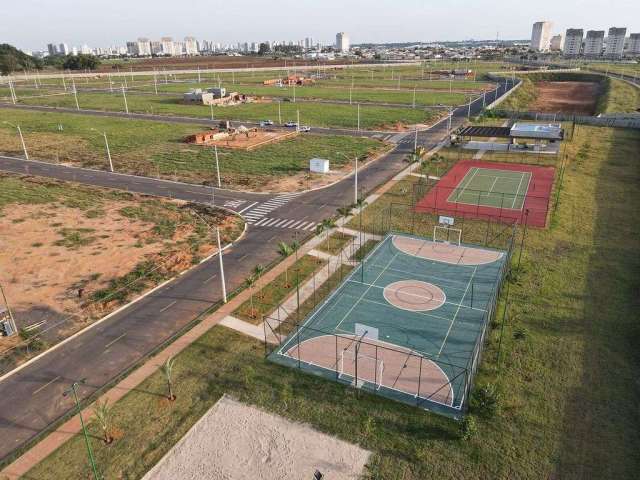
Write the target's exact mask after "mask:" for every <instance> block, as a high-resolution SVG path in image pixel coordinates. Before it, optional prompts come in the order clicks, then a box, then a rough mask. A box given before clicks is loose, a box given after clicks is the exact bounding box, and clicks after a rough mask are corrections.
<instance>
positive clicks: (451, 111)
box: [447, 107, 453, 133]
mask: <svg viewBox="0 0 640 480" xmlns="http://www.w3.org/2000/svg"><path fill="white" fill-rule="evenodd" d="M452 117H453V108H451V107H449V126H448V129H447V133H448V132H450V131H451V118H452Z"/></svg>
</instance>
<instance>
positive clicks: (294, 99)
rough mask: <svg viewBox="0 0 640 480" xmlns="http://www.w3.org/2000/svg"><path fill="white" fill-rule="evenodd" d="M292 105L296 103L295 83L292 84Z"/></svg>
mask: <svg viewBox="0 0 640 480" xmlns="http://www.w3.org/2000/svg"><path fill="white" fill-rule="evenodd" d="M293 103H296V82H293Z"/></svg>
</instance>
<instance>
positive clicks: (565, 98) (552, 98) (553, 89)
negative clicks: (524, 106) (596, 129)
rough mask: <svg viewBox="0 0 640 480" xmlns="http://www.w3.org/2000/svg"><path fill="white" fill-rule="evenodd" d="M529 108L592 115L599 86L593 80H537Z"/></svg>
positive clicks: (547, 111) (598, 93)
mask: <svg viewBox="0 0 640 480" xmlns="http://www.w3.org/2000/svg"><path fill="white" fill-rule="evenodd" d="M535 87H536V94H537V97H536V100H535V101H534V102H533V104H532V105H531V107H530V108H531V109H532V110H533V111H536V112H546V113H575V114H582V115H593V114H595V112H596V105H597V103H598V96H599V95H600V86H599V85H598V84H597V83H595V82H537V83H536V84H535Z"/></svg>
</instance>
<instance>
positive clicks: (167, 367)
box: [160, 357, 176, 401]
mask: <svg viewBox="0 0 640 480" xmlns="http://www.w3.org/2000/svg"><path fill="white" fill-rule="evenodd" d="M174 363H175V359H174V358H173V357H169V358H167V360H166V361H165V362H164V363H163V364H162V367H160V371H161V372H162V374H163V375H164V378H165V380H166V381H167V392H168V396H167V398H168V399H169V400H171V401H174V400H175V399H176V396H175V395H174V394H173V377H172V375H173V365H174Z"/></svg>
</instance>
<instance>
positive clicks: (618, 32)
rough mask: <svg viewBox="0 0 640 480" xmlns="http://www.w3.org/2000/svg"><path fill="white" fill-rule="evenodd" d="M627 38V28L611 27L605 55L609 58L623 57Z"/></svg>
mask: <svg viewBox="0 0 640 480" xmlns="http://www.w3.org/2000/svg"><path fill="white" fill-rule="evenodd" d="M626 36H627V29H626V28H616V27H611V28H610V29H609V36H608V37H607V45H606V47H605V49H604V54H605V55H606V56H607V57H621V56H622V53H623V52H624V39H625V37H626Z"/></svg>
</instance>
